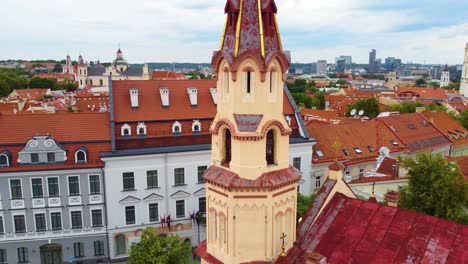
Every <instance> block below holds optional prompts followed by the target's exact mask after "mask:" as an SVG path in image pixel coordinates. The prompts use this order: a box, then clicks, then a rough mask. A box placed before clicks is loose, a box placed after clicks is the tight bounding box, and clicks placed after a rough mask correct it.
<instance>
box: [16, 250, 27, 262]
mask: <svg viewBox="0 0 468 264" xmlns="http://www.w3.org/2000/svg"><path fill="white" fill-rule="evenodd" d="M27 262H29V254H28V248H25V247H20V248H18V263H27Z"/></svg>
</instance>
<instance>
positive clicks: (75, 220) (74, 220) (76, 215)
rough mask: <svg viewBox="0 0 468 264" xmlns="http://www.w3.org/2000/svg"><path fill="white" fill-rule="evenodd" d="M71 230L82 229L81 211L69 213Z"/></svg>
mask: <svg viewBox="0 0 468 264" xmlns="http://www.w3.org/2000/svg"><path fill="white" fill-rule="evenodd" d="M70 215H71V224H72V229H81V228H83V219H82V218H81V211H74V212H71V213H70Z"/></svg>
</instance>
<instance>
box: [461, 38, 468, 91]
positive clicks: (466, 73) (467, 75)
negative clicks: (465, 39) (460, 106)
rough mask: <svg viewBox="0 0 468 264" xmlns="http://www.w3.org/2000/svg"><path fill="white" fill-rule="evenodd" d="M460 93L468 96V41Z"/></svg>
mask: <svg viewBox="0 0 468 264" xmlns="http://www.w3.org/2000/svg"><path fill="white" fill-rule="evenodd" d="M460 93H461V94H463V96H465V97H468V43H466V48H465V61H464V62H463V72H462V77H461V83H460Z"/></svg>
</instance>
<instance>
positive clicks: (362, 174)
mask: <svg viewBox="0 0 468 264" xmlns="http://www.w3.org/2000/svg"><path fill="white" fill-rule="evenodd" d="M363 176H364V169H359V178H362V177H363Z"/></svg>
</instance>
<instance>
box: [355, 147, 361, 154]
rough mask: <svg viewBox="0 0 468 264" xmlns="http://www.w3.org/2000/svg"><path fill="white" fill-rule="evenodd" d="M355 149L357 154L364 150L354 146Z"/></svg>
mask: <svg viewBox="0 0 468 264" xmlns="http://www.w3.org/2000/svg"><path fill="white" fill-rule="evenodd" d="M354 151H355V152H356V153H357V154H362V150H360V149H359V148H354Z"/></svg>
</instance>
